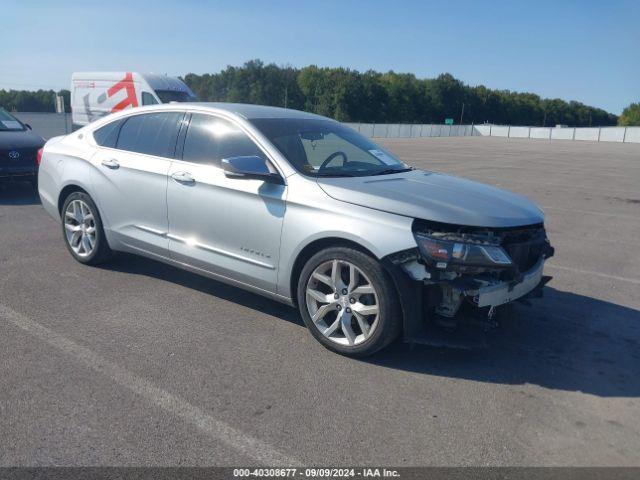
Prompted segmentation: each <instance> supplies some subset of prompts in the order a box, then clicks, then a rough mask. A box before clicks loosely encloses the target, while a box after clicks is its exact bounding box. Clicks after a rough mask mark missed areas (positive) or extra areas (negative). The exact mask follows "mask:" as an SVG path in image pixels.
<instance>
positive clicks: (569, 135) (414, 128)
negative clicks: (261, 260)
mask: <svg viewBox="0 0 640 480" xmlns="http://www.w3.org/2000/svg"><path fill="white" fill-rule="evenodd" d="M345 125H347V126H349V127H351V128H353V129H354V130H357V131H358V132H360V133H361V134H363V135H365V136H367V137H371V138H417V137H467V136H478V137H505V138H532V139H541V140H588V141H592V142H625V143H640V127H575V128H574V127H522V126H512V125H441V124H413V125H409V124H400V123H345Z"/></svg>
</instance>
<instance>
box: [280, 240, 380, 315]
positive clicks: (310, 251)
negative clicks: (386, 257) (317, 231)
mask: <svg viewBox="0 0 640 480" xmlns="http://www.w3.org/2000/svg"><path fill="white" fill-rule="evenodd" d="M332 247H347V248H352V249H354V250H358V251H360V252H362V253H364V254H366V255H369V256H370V257H372V258H375V259H376V260H379V258H378V257H377V256H376V255H375V254H374V253H373V252H372V251H371V250H369V249H368V248H366V247H364V246H362V245H361V244H359V243H358V242H355V241H353V240H349V239H346V238H341V237H325V238H319V239H317V240H314V241H312V242H310V243H309V244H307V245H305V247H304V248H303V249H302V250H300V252H299V253H298V256H297V257H296V259H295V261H294V262H293V267H292V268H291V275H289V288H290V289H291V290H290V291H291V299H292V301H293V304H294V305H297V304H298V278H299V277H300V273H301V272H302V269H303V268H304V266H305V264H306V263H307V261H308V260H309V259H310V258H311V257H313V256H314V255H315V254H316V253H318V252H320V251H321V250H325V249H327V248H332Z"/></svg>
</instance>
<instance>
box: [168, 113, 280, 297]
mask: <svg viewBox="0 0 640 480" xmlns="http://www.w3.org/2000/svg"><path fill="white" fill-rule="evenodd" d="M181 137H182V135H181ZM179 143H182V138H181V141H180V142H179ZM247 155H258V156H261V157H263V158H265V159H266V158H268V157H267V155H266V154H265V153H264V152H263V151H262V150H261V149H260V147H258V145H256V143H255V142H254V141H253V140H252V139H251V138H250V137H249V136H248V135H247V134H246V133H245V132H244V131H243V130H242V129H241V128H240V127H239V126H238V125H236V124H235V123H233V122H231V121H229V120H227V119H223V118H220V117H217V116H215V115H210V114H201V113H194V114H192V118H191V122H190V124H189V126H188V128H187V129H186V134H185V135H184V144H183V148H178V153H177V154H176V157H179V158H180V160H177V159H176V160H175V161H174V162H173V163H172V165H171V170H170V172H169V184H168V188H167V203H168V214H169V238H170V243H169V248H170V251H171V256H172V258H174V259H175V260H177V261H180V262H182V263H186V264H189V265H192V266H195V267H197V268H200V269H203V270H206V271H209V272H212V273H215V274H218V275H222V276H224V277H227V278H231V279H234V280H236V281H240V282H242V283H246V284H249V285H252V286H255V287H258V288H261V289H263V290H267V291H271V292H275V289H276V283H277V270H276V266H277V265H278V258H279V253H280V233H281V230H282V220H283V217H284V212H285V197H286V186H285V185H275V184H272V183H265V182H264V181H262V180H255V179H251V180H249V179H231V178H228V177H226V176H225V174H224V171H223V170H222V168H221V167H220V162H221V160H222V159H223V158H229V157H236V156H247ZM273 171H274V173H277V170H275V168H274V170H273Z"/></svg>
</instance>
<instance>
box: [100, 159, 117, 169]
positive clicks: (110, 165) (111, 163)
mask: <svg viewBox="0 0 640 480" xmlns="http://www.w3.org/2000/svg"><path fill="white" fill-rule="evenodd" d="M102 165H104V166H105V167H107V168H110V169H111V170H115V169H117V168H120V164H119V163H118V161H117V160H115V159H113V158H110V159H109V160H102Z"/></svg>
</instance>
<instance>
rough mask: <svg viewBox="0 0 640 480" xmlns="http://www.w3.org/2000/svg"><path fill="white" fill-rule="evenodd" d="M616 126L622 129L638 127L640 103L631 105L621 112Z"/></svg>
mask: <svg viewBox="0 0 640 480" xmlns="http://www.w3.org/2000/svg"><path fill="white" fill-rule="evenodd" d="M618 125H621V126H623V127H631V126H636V127H640V103H632V104H631V105H629V106H628V107H627V108H625V109H624V110H623V111H622V115H620V118H618Z"/></svg>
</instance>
